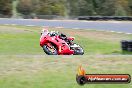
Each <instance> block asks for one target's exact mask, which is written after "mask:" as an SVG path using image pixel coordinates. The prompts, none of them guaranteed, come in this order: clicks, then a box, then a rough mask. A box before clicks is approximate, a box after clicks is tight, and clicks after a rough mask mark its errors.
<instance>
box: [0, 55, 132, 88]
mask: <svg viewBox="0 0 132 88" xmlns="http://www.w3.org/2000/svg"><path fill="white" fill-rule="evenodd" d="M0 58H1V59H0V60H1V61H0V88H62V87H63V88H82V87H84V88H131V87H132V84H131V83H130V84H88V85H84V86H80V85H78V84H77V83H76V80H75V79H76V74H77V68H78V66H79V65H80V64H82V66H83V68H84V69H85V70H86V72H87V73H88V74H92V73H94V74H95V73H96V74H101V73H102V74H105V73H106V74H110V73H112V74H125V73H126V74H130V75H132V61H131V58H132V57H131V56H128V57H126V56H101V55H100V56H83V57H82V56H40V55H32V56H28V55H27V56H23V55H13V56H12V55H11V56H10V55H6V56H0ZM80 58H81V59H80Z"/></svg>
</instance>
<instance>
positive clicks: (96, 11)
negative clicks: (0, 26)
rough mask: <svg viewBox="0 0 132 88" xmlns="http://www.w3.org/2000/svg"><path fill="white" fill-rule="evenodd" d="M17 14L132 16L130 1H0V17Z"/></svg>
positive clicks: (131, 0)
mask: <svg viewBox="0 0 132 88" xmlns="http://www.w3.org/2000/svg"><path fill="white" fill-rule="evenodd" d="M14 2H17V3H14ZM18 13H19V14H22V15H58V16H65V17H66V16H132V0H0V15H9V16H11V15H13V16H14V14H18Z"/></svg>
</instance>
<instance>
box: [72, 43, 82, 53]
mask: <svg viewBox="0 0 132 88" xmlns="http://www.w3.org/2000/svg"><path fill="white" fill-rule="evenodd" d="M74 44H75V45H77V46H78V47H73V48H72V49H73V50H74V55H83V54H84V50H83V48H82V47H81V46H80V45H78V44H76V43H74Z"/></svg>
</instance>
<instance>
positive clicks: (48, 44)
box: [40, 29, 84, 55]
mask: <svg viewBox="0 0 132 88" xmlns="http://www.w3.org/2000/svg"><path fill="white" fill-rule="evenodd" d="M74 39H75V38H74V37H67V36H66V35H65V34H63V33H58V32H55V31H51V32H48V30H47V29H44V30H43V32H41V38H40V46H41V47H42V48H43V51H44V52H45V53H46V54H48V55H83V54H84V50H83V48H82V47H81V46H80V45H78V44H76V43H74V42H73V40H74Z"/></svg>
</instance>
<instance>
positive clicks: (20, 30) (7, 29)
mask: <svg viewBox="0 0 132 88" xmlns="http://www.w3.org/2000/svg"><path fill="white" fill-rule="evenodd" d="M28 32H32V31H30V30H28V29H24V28H16V27H8V26H0V33H28Z"/></svg>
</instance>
